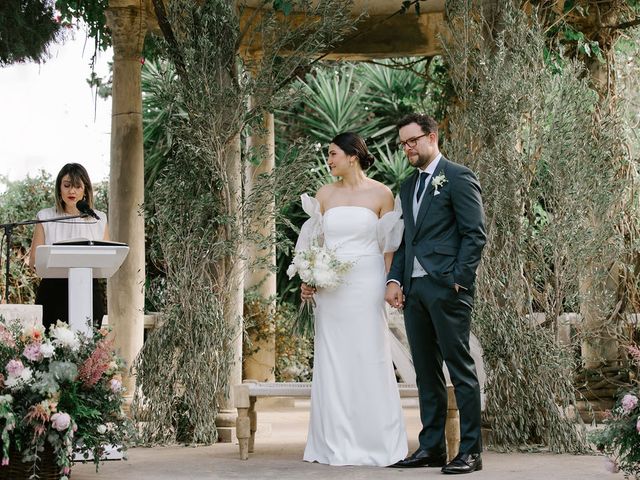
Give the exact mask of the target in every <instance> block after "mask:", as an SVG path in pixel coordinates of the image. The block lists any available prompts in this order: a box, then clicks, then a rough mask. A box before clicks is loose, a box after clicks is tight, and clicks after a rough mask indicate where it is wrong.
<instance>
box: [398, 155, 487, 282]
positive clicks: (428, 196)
mask: <svg viewBox="0 0 640 480" xmlns="http://www.w3.org/2000/svg"><path fill="white" fill-rule="evenodd" d="M441 175H444V178H445V179H446V181H445V182H443V184H442V185H441V186H439V187H438V189H437V190H438V192H439V193H438V194H436V188H435V186H434V184H433V181H434V179H435V178H438V177H439V176H441ZM418 176H419V172H418V171H417V170H416V172H414V174H413V175H411V176H410V177H409V178H408V179H407V180H405V181H404V182H403V184H402V186H401V187H400V200H401V202H402V212H403V218H404V226H405V230H404V238H403V240H402V243H401V245H400V247H399V248H398V251H397V252H396V253H395V254H394V257H393V262H392V264H391V269H390V271H389V275H388V277H387V278H388V280H396V281H398V282H400V283H401V284H402V287H403V289H404V292H405V294H406V293H407V292H408V291H409V287H410V285H411V274H412V272H413V260H414V258H417V259H418V261H419V262H420V265H422V267H423V268H424V269H425V271H426V272H427V274H428V275H430V276H431V277H432V278H433V279H434V280H435V281H436V282H437V283H439V284H441V285H442V286H444V287H448V288H453V286H454V284H456V283H457V284H458V285H460V286H462V287H464V288H466V289H468V290H472V288H473V286H474V284H475V278H476V269H477V267H478V263H479V262H480V255H481V253H482V249H483V247H484V245H485V243H486V238H487V236H486V232H485V226H484V210H483V208H482V197H481V189H480V183H479V182H478V179H477V178H476V176H475V175H474V174H473V172H472V171H471V170H469V169H468V168H467V167H465V166H463V165H459V164H457V163H454V162H451V161H449V160H447V159H446V158H444V157H442V158H441V159H440V162H439V163H438V167H437V168H436V171H435V172H434V173H433V175H432V176H431V180H430V181H429V184H428V185H427V188H426V190H425V193H423V195H424V198H423V199H422V203H421V204H420V210H419V212H418V216H417V219H416V220H415V221H414V218H413V195H414V192H415V185H416V182H417V180H418Z"/></svg>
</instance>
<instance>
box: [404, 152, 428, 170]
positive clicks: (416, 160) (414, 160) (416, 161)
mask: <svg viewBox="0 0 640 480" xmlns="http://www.w3.org/2000/svg"><path fill="white" fill-rule="evenodd" d="M409 163H410V164H411V165H413V166H414V167H415V168H424V167H426V166H427V165H429V163H431V159H430V158H429V157H427V156H426V155H421V154H420V153H418V152H416V154H415V155H413V156H411V157H409Z"/></svg>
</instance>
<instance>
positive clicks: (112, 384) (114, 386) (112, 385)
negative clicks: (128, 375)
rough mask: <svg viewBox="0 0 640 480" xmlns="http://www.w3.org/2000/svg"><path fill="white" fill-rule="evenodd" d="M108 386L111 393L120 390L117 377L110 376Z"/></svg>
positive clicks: (120, 386)
mask: <svg viewBox="0 0 640 480" xmlns="http://www.w3.org/2000/svg"><path fill="white" fill-rule="evenodd" d="M109 387H110V388H111V391H112V392H113V393H118V392H119V391H120V390H122V382H121V381H120V380H118V379H117V378H112V379H111V381H110V382H109Z"/></svg>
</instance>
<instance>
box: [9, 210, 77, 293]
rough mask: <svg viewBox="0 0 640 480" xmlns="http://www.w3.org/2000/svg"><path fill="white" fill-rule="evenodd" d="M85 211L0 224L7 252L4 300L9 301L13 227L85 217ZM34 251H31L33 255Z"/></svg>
mask: <svg viewBox="0 0 640 480" xmlns="http://www.w3.org/2000/svg"><path fill="white" fill-rule="evenodd" d="M88 216H89V215H87V214H86V213H81V214H80V215H71V216H66V217H55V218H48V219H46V220H25V221H23V222H14V223H5V224H2V225H0V228H4V236H5V238H6V239H7V253H6V258H5V261H4V266H5V284H4V301H5V303H9V262H10V260H11V236H12V234H13V229H14V228H15V227H19V226H22V225H35V224H36V223H47V222H58V221H60V220H71V219H73V218H85V217H88ZM34 253H35V252H31V255H33V254H34Z"/></svg>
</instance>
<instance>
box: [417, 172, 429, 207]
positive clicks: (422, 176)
mask: <svg viewBox="0 0 640 480" xmlns="http://www.w3.org/2000/svg"><path fill="white" fill-rule="evenodd" d="M428 177H429V174H428V173H427V172H420V180H418V182H419V183H418V191H417V192H416V199H417V201H418V202H419V201H420V197H421V196H422V193H423V192H424V187H425V186H426V185H427V178H428Z"/></svg>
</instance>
